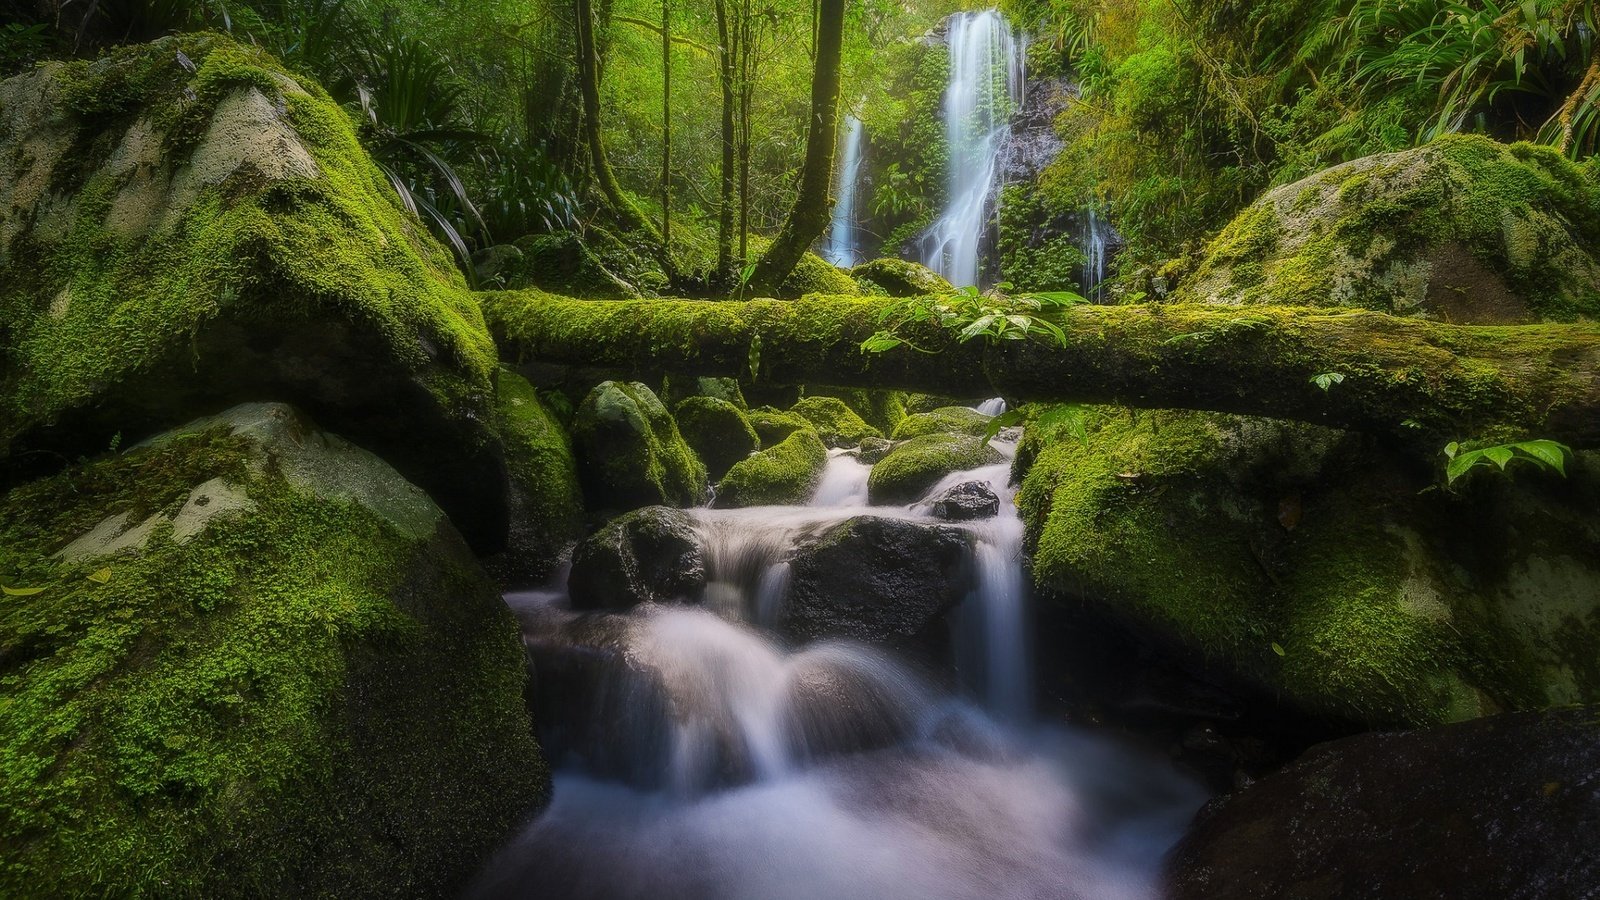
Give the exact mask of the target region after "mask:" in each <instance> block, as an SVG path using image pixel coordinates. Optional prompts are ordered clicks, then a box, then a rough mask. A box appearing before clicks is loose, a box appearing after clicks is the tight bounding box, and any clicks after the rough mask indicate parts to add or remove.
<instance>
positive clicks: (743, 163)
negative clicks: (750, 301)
mask: <svg viewBox="0 0 1600 900" xmlns="http://www.w3.org/2000/svg"><path fill="white" fill-rule="evenodd" d="M742 10H743V11H742V13H741V14H740V16H739V32H740V34H741V37H740V39H739V45H740V47H739V49H740V62H739V265H741V266H743V265H745V264H746V263H748V262H749V260H750V100H751V93H752V92H753V91H754V90H755V70H754V63H753V62H752V56H751V48H752V47H754V46H755V33H754V30H753V29H754V26H753V25H752V22H754V21H755V20H754V19H753V18H752V16H751V15H750V0H744V2H743V5H742Z"/></svg>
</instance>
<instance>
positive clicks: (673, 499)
mask: <svg viewBox="0 0 1600 900" xmlns="http://www.w3.org/2000/svg"><path fill="white" fill-rule="evenodd" d="M572 442H573V450H574V451H575V453H576V455H577V459H578V476H579V478H580V480H581V481H582V483H583V494H584V497H586V498H587V499H588V501H589V506H590V508H591V509H599V510H612V511H627V510H630V509H638V508H640V507H643V506H654V505H658V504H662V505H667V506H695V505H698V504H699V503H701V502H703V501H704V500H705V497H706V488H707V481H706V469H705V466H704V465H703V464H702V463H701V462H700V459H699V458H698V457H697V456H695V453H694V451H693V450H692V449H690V447H689V445H688V444H687V443H685V442H684V440H683V435H682V434H681V433H680V432H679V431H678V425H677V423H676V422H674V421H673V419H672V414H671V413H669V412H667V408H666V407H665V406H663V405H662V404H661V401H660V400H658V399H656V395H655V393H654V392H652V391H651V390H650V389H649V388H648V387H645V386H644V385H642V384H639V383H638V382H631V383H630V382H622V381H605V382H601V383H600V384H599V385H598V386H597V387H595V389H594V390H592V391H590V392H589V396H587V397H585V398H584V400H583V404H582V405H581V406H579V407H578V413H577V416H576V417H575V418H574V419H573V422H572Z"/></svg>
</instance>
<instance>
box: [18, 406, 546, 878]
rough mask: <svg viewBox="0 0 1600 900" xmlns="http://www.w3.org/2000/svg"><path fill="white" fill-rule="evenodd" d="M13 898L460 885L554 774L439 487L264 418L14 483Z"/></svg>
mask: <svg viewBox="0 0 1600 900" xmlns="http://www.w3.org/2000/svg"><path fill="white" fill-rule="evenodd" d="M0 584H4V585H5V587H6V588H7V589H8V590H7V592H6V596H5V602H4V603H3V604H0V648H4V652H3V655H0V675H3V679H4V684H5V689H4V695H5V700H4V702H3V703H0V783H3V784H4V785H5V802H4V803H3V804H0V894H3V895H5V896H16V897H22V896H40V895H44V894H48V895H52V896H172V897H190V896H193V897H206V896H212V897H216V896H263V897H266V896H278V897H289V896H299V897H310V896H322V897H335V896H337V897H388V896H402V895H404V896H445V895H449V894H451V893H453V892H454V891H455V890H457V889H459V887H460V886H461V884H462V883H463V881H464V880H465V879H467V878H469V877H470V876H471V875H472V874H473V872H474V871H475V869H476V867H477V866H478V865H479V864H480V862H481V860H482V859H483V858H484V857H485V856H486V855H487V854H488V853H489V852H490V851H492V850H493V849H494V847H495V846H496V845H497V844H498V843H499V842H500V841H501V840H503V838H504V836H505V834H506V833H507V831H508V830H509V829H512V828H514V827H515V825H516V824H517V823H518V822H519V821H521V820H522V819H523V818H524V817H525V815H526V814H527V812H528V810H529V808H530V807H532V806H535V805H536V804H538V803H539V802H541V801H542V798H544V797H545V796H546V795H547V792H548V790H549V781H548V773H547V771H546V769H545V766H544V763H543V761H542V760H541V758H540V754H539V750H538V748H537V746H536V745H535V743H534V741H533V739H532V737H531V731H530V725H529V721H528V715H527V712H526V710H525V708H524V706H523V699H522V693H523V681H524V669H523V651H522V647H521V645H520V643H519V641H518V637H517V628H516V625H515V623H514V621H513V620H512V618H511V615H510V613H509V612H508V611H507V609H506V607H505V605H504V604H503V603H502V602H501V600H500V598H499V595H498V592H497V591H496V589H495V587H494V586H493V585H492V584H491V583H490V582H489V581H488V580H487V579H486V578H485V577H484V575H483V573H482V572H481V570H480V569H479V568H478V566H477V564H476V563H475V562H474V561H473V559H472V556H471V554H470V553H469V552H468V550H467V547H466V545H465V544H464V543H463V542H462V539H461V537H460V536H459V535H458V534H457V533H456V531H455V529H454V528H453V527H452V526H451V525H450V523H449V522H448V520H447V519H446V518H445V517H444V515H443V513H442V512H441V511H440V510H439V508H438V507H437V506H435V505H434V504H433V503H432V502H431V501H430V500H429V499H428V497H427V495H426V494H424V493H423V492H422V491H421V490H420V489H418V488H416V487H414V486H412V485H411V484H409V483H407V482H406V481H404V480H403V479H402V478H401V477H400V476H399V475H398V474H397V473H396V472H395V471H394V470H393V469H391V468H390V467H389V466H388V465H387V464H385V463H384V462H383V461H381V460H379V459H378V458H377V457H375V456H373V455H372V454H370V453H367V452H366V451H364V450H362V449H359V448H358V447H356V446H355V445H353V444H350V443H348V442H346V441H344V440H342V439H340V438H338V437H335V436H332V435H329V434H326V433H322V432H319V431H317V430H316V429H315V428H314V427H313V426H312V425H311V424H310V423H309V421H308V420H306V419H305V418H303V417H302V416H301V415H299V414H298V413H296V412H295V411H294V410H293V409H291V408H289V407H286V406H282V405H276V404H252V405H246V406H241V407H238V408H235V409H232V410H230V411H228V412H227V413H224V414H222V415H220V416H217V417H215V418H211V419H206V420H201V421H197V422H194V423H191V424H189V425H187V426H185V427H183V428H180V429H178V430H177V431H173V432H169V433H167V434H164V435H162V436H160V437H158V438H156V439H155V440H154V441H152V442H150V443H148V444H147V445H143V446H140V447H136V448H134V449H132V450H129V451H127V452H124V453H122V454H119V455H114V456H111V457H108V458H105V459H103V460H101V461H98V462H93V463H88V464H85V465H80V466H75V467H73V468H71V469H69V470H67V471H65V472H63V473H61V474H59V475H57V476H54V477H52V478H49V479H46V480H43V481H37V482H33V483H29V484H27V485H23V486H21V487H17V488H14V489H13V490H11V491H10V492H9V493H7V494H6V495H5V496H4V497H3V499H0Z"/></svg>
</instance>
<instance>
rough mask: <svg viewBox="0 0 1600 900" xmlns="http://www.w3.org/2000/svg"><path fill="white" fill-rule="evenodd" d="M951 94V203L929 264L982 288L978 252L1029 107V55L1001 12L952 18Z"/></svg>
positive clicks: (926, 258)
mask: <svg viewBox="0 0 1600 900" xmlns="http://www.w3.org/2000/svg"><path fill="white" fill-rule="evenodd" d="M948 41H949V45H950V81H949V85H948V86H947V87H946V88H945V95H944V123H945V126H944V127H945V137H946V141H947V142H948V145H949V166H950V178H949V191H950V193H949V197H948V199H947V201H946V203H947V205H946V207H945V209H944V212H943V213H942V214H941V215H940V216H939V218H938V219H937V220H936V221H934V223H933V225H932V226H931V227H930V228H929V229H928V230H927V231H926V232H924V233H923V235H922V238H921V242H922V263H923V265H925V266H927V267H928V268H930V269H932V270H934V271H935V272H938V273H939V274H940V275H943V276H944V277H945V278H946V279H948V280H949V281H950V283H951V284H953V285H955V286H957V287H968V286H972V285H976V284H977V283H978V251H979V247H980V245H981V242H982V240H983V234H984V230H985V228H986V227H987V225H988V223H989V217H990V212H991V208H992V206H993V199H994V197H995V192H996V188H997V186H998V181H999V157H1000V151H1001V149H1002V148H1003V147H1004V146H1005V142H1006V136H1007V135H1008V134H1009V133H1010V130H1011V125H1010V118H1011V114H1012V112H1013V111H1014V110H1016V109H1019V108H1020V107H1021V106H1022V86H1023V71H1022V52H1021V47H1020V45H1019V43H1018V42H1017V41H1016V39H1015V38H1014V37H1013V35H1012V33H1011V25H1010V24H1009V23H1007V22H1006V19H1005V17H1004V16H1002V15H1001V14H1000V13H999V12H998V11H996V10H992V9H990V10H984V11H982V12H967V13H957V14H956V15H954V16H952V17H951V20H950V30H949V37H948Z"/></svg>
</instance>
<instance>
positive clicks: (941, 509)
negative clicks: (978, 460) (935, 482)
mask: <svg viewBox="0 0 1600 900" xmlns="http://www.w3.org/2000/svg"><path fill="white" fill-rule="evenodd" d="M999 514H1000V497H999V495H997V494H996V493H995V492H994V488H992V487H990V486H989V485H988V484H987V483H986V482H982V481H964V482H962V483H961V484H958V485H956V486H955V487H953V488H951V489H949V490H947V491H945V492H944V493H942V494H940V495H939V496H937V497H935V498H934V499H933V515H934V518H937V519H944V520H945V521H946V522H966V521H970V520H972V519H989V518H993V517H994V516H997V515H999Z"/></svg>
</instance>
